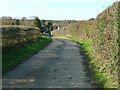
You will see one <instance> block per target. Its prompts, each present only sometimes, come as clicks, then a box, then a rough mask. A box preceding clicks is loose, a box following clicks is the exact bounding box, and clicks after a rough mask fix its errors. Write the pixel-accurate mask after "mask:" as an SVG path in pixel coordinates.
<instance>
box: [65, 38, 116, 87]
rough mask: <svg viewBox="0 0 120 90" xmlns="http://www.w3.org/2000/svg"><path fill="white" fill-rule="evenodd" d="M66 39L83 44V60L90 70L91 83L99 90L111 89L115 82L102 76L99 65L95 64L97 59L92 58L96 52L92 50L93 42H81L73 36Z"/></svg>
mask: <svg viewBox="0 0 120 90" xmlns="http://www.w3.org/2000/svg"><path fill="white" fill-rule="evenodd" d="M65 37H66V38H69V39H70V40H73V41H75V42H78V43H80V44H81V48H82V52H81V53H82V54H83V55H84V57H83V58H84V60H85V61H84V64H85V67H86V69H87V70H88V71H89V70H90V71H89V72H88V73H89V75H90V77H91V83H93V84H95V85H96V86H97V87H99V88H109V87H111V86H112V83H113V82H110V81H109V79H107V78H106V77H109V76H108V75H105V74H101V72H100V71H99V68H98V65H96V64H95V58H94V57H93V56H92V54H93V52H94V50H93V49H92V42H91V41H85V40H80V39H78V38H77V37H72V36H65ZM115 87H116V86H113V87H112V88H115Z"/></svg>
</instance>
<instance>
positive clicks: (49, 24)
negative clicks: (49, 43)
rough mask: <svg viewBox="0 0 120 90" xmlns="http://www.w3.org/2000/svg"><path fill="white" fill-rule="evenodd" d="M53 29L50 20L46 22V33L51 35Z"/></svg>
mask: <svg viewBox="0 0 120 90" xmlns="http://www.w3.org/2000/svg"><path fill="white" fill-rule="evenodd" d="M52 30H53V25H52V23H51V22H48V33H49V35H51V31H52Z"/></svg>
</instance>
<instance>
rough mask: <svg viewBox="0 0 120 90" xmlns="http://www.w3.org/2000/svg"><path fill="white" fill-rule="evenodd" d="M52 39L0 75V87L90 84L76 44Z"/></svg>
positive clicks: (58, 86) (75, 86)
mask: <svg viewBox="0 0 120 90" xmlns="http://www.w3.org/2000/svg"><path fill="white" fill-rule="evenodd" d="M52 39H53V42H52V43H51V44H50V45H48V46H47V47H46V48H44V49H43V50H40V51H39V52H38V53H37V54H35V55H34V56H32V57H31V58H30V59H28V60H25V61H24V62H23V63H22V64H20V65H18V66H17V67H16V68H15V69H13V70H11V71H9V72H8V73H6V74H5V75H4V76H3V82H2V84H3V85H2V86H3V88H92V85H91V84H90V83H89V82H87V81H88V80H89V78H88V77H87V76H86V72H85V71H84V66H83V65H82V61H83V59H82V57H83V56H81V55H80V53H79V52H80V49H79V46H80V45H79V44H77V43H76V42H73V41H71V40H68V39H65V38H52Z"/></svg>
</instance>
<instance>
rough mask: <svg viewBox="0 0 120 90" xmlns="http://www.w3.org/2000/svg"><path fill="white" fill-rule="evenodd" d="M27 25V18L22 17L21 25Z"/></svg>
mask: <svg viewBox="0 0 120 90" xmlns="http://www.w3.org/2000/svg"><path fill="white" fill-rule="evenodd" d="M27 24H28V21H27V18H26V17H22V19H21V25H27Z"/></svg>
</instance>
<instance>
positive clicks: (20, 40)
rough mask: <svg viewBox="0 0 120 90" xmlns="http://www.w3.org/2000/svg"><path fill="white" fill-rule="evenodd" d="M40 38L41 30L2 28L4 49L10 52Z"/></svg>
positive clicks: (19, 27) (13, 27) (22, 27)
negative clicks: (18, 46)
mask: <svg viewBox="0 0 120 90" xmlns="http://www.w3.org/2000/svg"><path fill="white" fill-rule="evenodd" d="M39 36H40V30H39V28H34V27H28V26H15V25H14V26H12V25H10V26H9V25H7V26H2V48H3V51H6V50H9V49H11V48H13V47H16V46H17V45H22V44H24V43H26V42H31V41H35V40H36V39H37V38H38V37H39Z"/></svg>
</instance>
